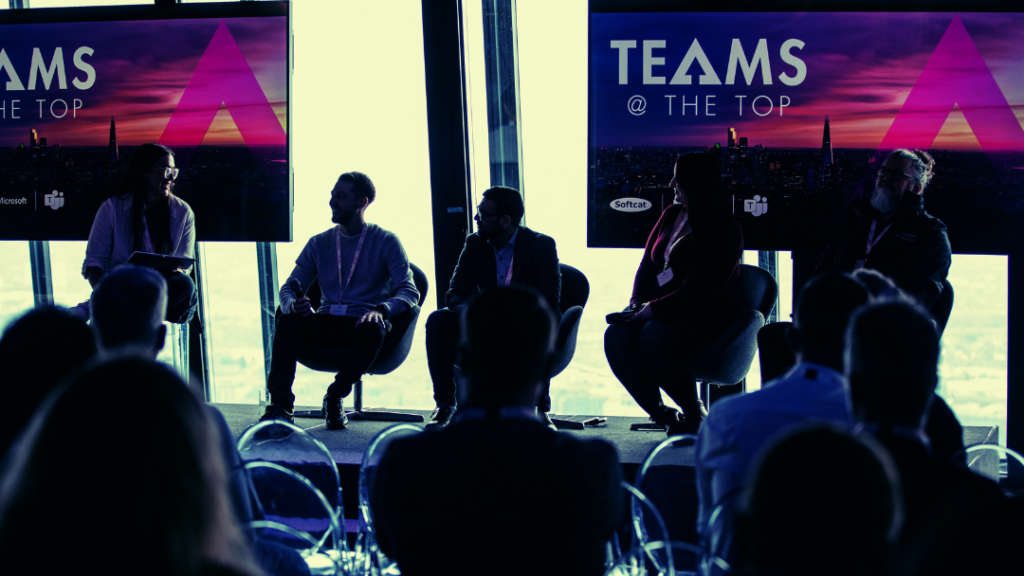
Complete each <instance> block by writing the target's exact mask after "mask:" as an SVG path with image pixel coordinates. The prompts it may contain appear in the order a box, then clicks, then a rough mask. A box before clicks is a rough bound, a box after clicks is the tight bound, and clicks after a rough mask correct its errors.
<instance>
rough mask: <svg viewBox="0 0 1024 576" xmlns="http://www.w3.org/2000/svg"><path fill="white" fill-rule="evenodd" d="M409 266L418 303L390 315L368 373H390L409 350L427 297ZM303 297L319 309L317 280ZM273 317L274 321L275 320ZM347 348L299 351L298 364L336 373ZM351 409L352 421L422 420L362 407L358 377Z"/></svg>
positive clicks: (419, 275)
mask: <svg viewBox="0 0 1024 576" xmlns="http://www.w3.org/2000/svg"><path fill="white" fill-rule="evenodd" d="M409 267H410V268H411V269H412V275H413V282H414V283H415V284H416V290H418V291H419V293H420V299H419V302H417V303H416V305H415V306H413V307H412V308H411V309H409V310H407V311H405V312H403V313H402V314H399V315H398V316H395V317H394V318H391V319H390V320H391V330H390V331H389V332H388V335H387V336H386V337H385V338H384V343H383V344H381V347H380V352H378V353H377V358H376V359H375V360H374V361H373V364H371V365H370V367H369V368H368V369H367V370H366V373H367V374H389V373H391V372H393V371H394V370H395V369H396V368H398V367H399V366H401V365H402V362H405V359H406V357H408V356H409V350H411V349H412V339H413V334H414V333H415V331H416V320H417V319H418V318H419V315H420V307H421V306H422V305H423V301H424V300H425V299H426V297H427V290H428V289H429V283H428V282H427V276H426V274H424V273H423V271H422V270H420V269H419V267H418V266H416V265H415V264H413V263H411V262H410V263H409ZM306 296H307V297H308V298H309V300H310V303H311V304H312V306H313V309H316V308H319V306H320V299H321V292H320V286H319V283H317V282H315V281H314V282H313V284H312V285H311V286H309V287H308V288H307V289H306ZM281 314H282V312H281V308H280V307H278V309H277V313H276V315H275V318H276V320H280V318H281ZM276 320H275V321H276ZM348 354H349V351H348V349H346V348H337V347H333V346H321V347H317V348H311V349H308V350H304V351H302V352H301V353H300V354H299V357H298V360H299V363H300V364H302V365H303V366H306V367H307V368H310V369H312V370H318V371H321V372H338V370H339V368H340V367H341V366H343V365H344V364H345V362H347V361H348ZM353 402H354V408H355V409H354V410H353V411H349V412H347V414H348V417H349V418H351V419H353V420H378V421H385V422H389V421H394V422H423V416H420V415H418V414H404V413H400V412H384V411H370V410H363V381H362V379H359V380H358V381H357V382H356V383H355V387H354V390H353ZM294 414H295V416H301V417H308V418H323V414H322V412H321V411H320V410H298V411H296V412H295V413H294Z"/></svg>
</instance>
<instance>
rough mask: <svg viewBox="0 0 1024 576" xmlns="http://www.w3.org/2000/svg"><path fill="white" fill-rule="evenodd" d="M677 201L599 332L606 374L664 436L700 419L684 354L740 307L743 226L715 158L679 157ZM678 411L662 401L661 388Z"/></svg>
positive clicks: (687, 356) (691, 351) (691, 428)
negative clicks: (611, 320)
mask: <svg viewBox="0 0 1024 576" xmlns="http://www.w3.org/2000/svg"><path fill="white" fill-rule="evenodd" d="M669 186H671V187H672V188H673V189H674V191H675V203H674V204H673V205H672V206H670V207H668V208H667V209H666V210H665V212H664V213H663V214H662V215H661V218H660V219H659V220H658V223H657V224H656V225H655V226H654V230H653V231H651V235H650V237H649V238H648V239H647V246H646V248H645V250H644V257H643V260H641V261H640V267H639V269H637V271H636V276H635V278H634V280H633V295H632V297H631V298H630V304H629V307H628V308H627V309H626V314H624V315H623V317H625V318H628V319H627V320H625V321H624V322H620V323H616V324H612V325H611V326H609V327H608V330H607V331H606V332H605V339H604V344H605V355H606V356H607V357H608V363H609V364H610V365H611V368H612V372H614V373H615V376H616V377H618V379H619V381H620V382H622V384H623V386H625V387H626V390H628V391H629V393H630V395H631V396H633V398H634V399H635V400H636V401H637V403H638V404H639V405H640V407H641V408H643V409H644V410H645V411H646V412H647V413H648V414H649V415H650V417H651V420H653V421H655V422H657V423H659V424H662V425H663V426H665V427H666V429H667V431H668V434H669V435H672V434H682V433H690V434H693V433H696V431H697V428H698V426H699V425H700V423H701V421H702V420H703V419H704V407H703V405H702V403H701V401H700V399H699V398H698V397H697V386H696V379H695V377H694V374H693V370H692V369H691V368H690V363H691V361H690V359H691V358H692V357H693V354H695V353H696V352H697V351H698V350H700V349H701V348H702V347H704V346H706V345H707V344H709V343H711V341H712V340H714V339H715V338H716V337H717V336H718V335H719V334H721V333H722V332H723V331H725V329H726V328H728V326H729V324H730V323H731V322H732V320H733V319H734V318H735V317H736V315H737V314H739V312H741V311H742V310H743V308H742V305H741V304H739V302H738V300H737V299H736V298H735V297H733V295H732V288H733V286H734V284H735V281H736V279H737V278H739V270H740V260H741V258H742V256H743V232H742V230H741V229H740V227H739V224H738V223H737V222H736V219H735V218H733V216H732V215H731V214H730V213H729V212H728V210H727V205H726V204H725V202H724V195H723V193H722V178H721V175H720V173H719V170H718V162H717V161H716V160H715V159H714V158H713V157H712V156H711V155H710V154H706V153H700V152H697V153H692V154H685V155H682V156H680V157H679V158H678V159H677V160H676V163H675V168H674V171H673V178H672V181H671V182H670V183H669ZM662 390H664V391H665V393H666V394H668V395H669V397H670V398H671V399H672V400H673V401H674V402H675V403H676V404H677V405H678V406H679V407H680V408H682V409H683V413H684V415H685V417H683V416H682V415H680V414H679V411H678V410H676V409H674V408H669V407H667V406H665V404H664V403H663V402H662V398H661V391H662Z"/></svg>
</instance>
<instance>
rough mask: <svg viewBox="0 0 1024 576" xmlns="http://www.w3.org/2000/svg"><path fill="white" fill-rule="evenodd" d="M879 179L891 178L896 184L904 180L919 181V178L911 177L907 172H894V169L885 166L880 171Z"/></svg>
mask: <svg viewBox="0 0 1024 576" xmlns="http://www.w3.org/2000/svg"><path fill="white" fill-rule="evenodd" d="M878 177H879V178H889V179H890V180H893V181H896V182H899V181H900V180H903V179H905V178H910V179H911V180H913V181H914V182H917V181H919V178H917V177H916V176H911V175H910V174H907V173H906V172H901V171H899V170H893V169H892V168H886V167H885V166H882V167H881V168H879V169H878Z"/></svg>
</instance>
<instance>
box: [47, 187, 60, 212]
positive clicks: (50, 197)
mask: <svg viewBox="0 0 1024 576" xmlns="http://www.w3.org/2000/svg"><path fill="white" fill-rule="evenodd" d="M43 205H44V206H49V207H50V208H53V209H54V210H57V209H58V208H60V207H61V206H63V205H64V193H63V192H57V191H56V190H54V191H53V192H52V193H50V194H44V195H43Z"/></svg>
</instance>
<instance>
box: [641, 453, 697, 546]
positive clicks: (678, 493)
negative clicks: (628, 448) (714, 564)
mask: <svg viewBox="0 0 1024 576" xmlns="http://www.w3.org/2000/svg"><path fill="white" fill-rule="evenodd" d="M696 443H697V437H696V436H694V435H692V434H680V435H678V436H670V437H668V438H666V439H665V440H663V441H662V442H661V443H659V444H658V445H657V446H655V447H654V449H652V450H651V452H650V453H649V454H648V455H647V457H646V458H644V461H643V462H642V463H641V464H640V467H639V469H638V470H637V473H636V480H635V481H634V482H633V485H634V486H635V487H636V488H638V489H640V490H642V491H643V492H644V494H646V495H647V497H648V498H649V499H650V500H651V502H652V503H653V504H654V505H655V506H656V507H657V509H658V510H659V511H660V512H661V513H662V515H663V516H664V518H665V527H666V529H667V530H668V533H667V534H666V535H665V536H662V537H661V538H652V540H673V541H681V542H689V543H691V544H697V543H698V542H699V537H698V534H697V528H696V525H697V487H696V483H695V476H694V468H693V466H694V463H695V459H696V458H695V457H696V454H695V446H696ZM632 511H633V513H634V516H635V515H636V514H639V513H641V512H642V510H641V509H638V508H637V507H636V506H634V507H633V510H632ZM634 520H636V518H635V517H634ZM643 527H644V528H646V529H647V530H654V529H658V530H660V529H661V527H660V526H655V525H653V524H652V523H651V518H649V517H648V518H646V519H645V521H644V523H643Z"/></svg>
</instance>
